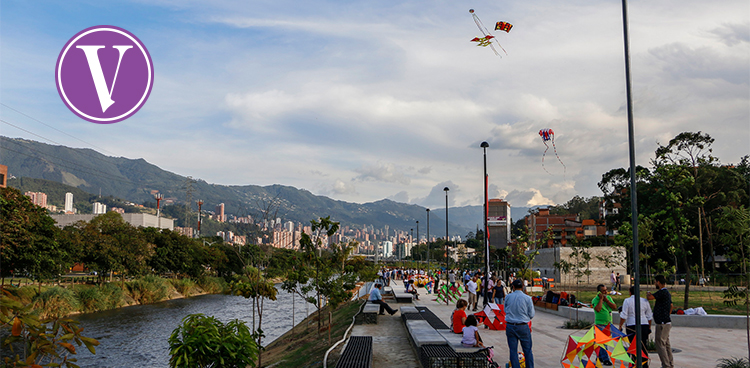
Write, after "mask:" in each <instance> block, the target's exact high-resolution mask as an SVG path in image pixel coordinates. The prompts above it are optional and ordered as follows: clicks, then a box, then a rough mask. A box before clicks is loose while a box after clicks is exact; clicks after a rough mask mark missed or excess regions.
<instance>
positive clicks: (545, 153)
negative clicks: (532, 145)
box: [542, 140, 552, 175]
mask: <svg viewBox="0 0 750 368" xmlns="http://www.w3.org/2000/svg"><path fill="white" fill-rule="evenodd" d="M542 143H544V146H545V147H547V148H545V149H544V153H542V169H544V171H547V174H550V175H552V173H551V172H549V171H548V170H547V168H546V167H544V156H546V155H547V151H548V150H549V146H548V145H547V142H546V141H544V140H542Z"/></svg>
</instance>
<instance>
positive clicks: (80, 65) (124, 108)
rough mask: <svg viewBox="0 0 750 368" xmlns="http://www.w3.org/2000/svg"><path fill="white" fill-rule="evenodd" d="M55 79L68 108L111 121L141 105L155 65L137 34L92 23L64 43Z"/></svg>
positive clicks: (90, 117)
mask: <svg viewBox="0 0 750 368" xmlns="http://www.w3.org/2000/svg"><path fill="white" fill-rule="evenodd" d="M131 49H132V50H131ZM78 50H81V51H78ZM126 54H127V56H126ZM55 79H56V82H57V91H58V92H59V94H60V98H62V100H63V102H64V103H65V105H66V106H67V107H68V108H69V109H70V111H72V112H73V113H75V114H76V115H78V116H79V117H81V118H83V119H85V120H88V121H90V122H93V123H99V124H110V123H116V122H118V121H122V120H125V119H127V118H129V117H130V116H132V115H133V114H135V113H136V112H137V111H138V110H139V109H140V108H141V107H142V106H143V105H144V103H145V102H146V100H147V99H148V96H149V94H150V93H151V88H152V87H153V81H154V68H153V64H152V62H151V56H150V55H149V53H148V50H146V47H145V46H144V45H143V43H142V42H141V41H140V40H139V39H138V38H137V37H135V35H133V34H132V33H130V32H128V31H126V30H124V29H122V28H118V27H114V26H96V27H91V28H87V29H84V30H83V31H81V32H79V33H78V34H76V35H75V36H73V38H71V39H70V40H69V41H68V42H67V43H66V44H65V47H63V50H62V51H61V52H60V56H59V57H58V58H57V67H56V69H55ZM92 80H93V86H92V83H91V82H92ZM115 87H117V88H115Z"/></svg>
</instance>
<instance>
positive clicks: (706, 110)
mask: <svg viewBox="0 0 750 368" xmlns="http://www.w3.org/2000/svg"><path fill="white" fill-rule="evenodd" d="M290 4H291V3H286V2H278V3H268V4H265V3H257V2H252V3H244V2H243V3H239V2H238V3H233V2H221V3H203V2H189V1H188V2H181V3H174V2H166V1H163V2H159V1H157V2H151V3H143V2H138V1H133V2H127V1H126V2H117V3H108V4H106V5H93V4H89V3H80V4H74V3H64V4H63V3H55V2H34V3H17V2H3V3H2V4H1V5H0V8H1V9H0V10H2V11H1V12H0V14H2V22H1V24H0V32H2V34H3V35H4V36H5V37H3V42H2V43H0V72H1V73H2V75H3V76H4V77H3V81H2V84H0V95H1V96H2V100H0V102H2V103H3V104H4V105H0V116H1V117H2V119H3V120H5V121H7V122H9V123H11V124H14V125H16V126H18V127H21V128H23V129H25V130H27V131H29V132H33V134H37V135H40V136H42V137H45V138H49V139H52V140H54V141H55V142H56V143H59V144H64V145H68V146H72V147H86V148H92V149H96V150H97V151H99V152H101V153H103V154H106V155H110V156H124V157H128V158H140V157H142V158H144V159H146V160H147V161H148V162H150V163H153V164H156V165H158V166H160V167H163V168H164V169H166V170H169V171H172V172H175V173H177V174H180V175H183V176H192V177H194V178H200V179H203V180H206V181H208V182H212V183H221V184H227V185H229V184H255V185H270V184H275V183H279V184H283V185H291V186H295V187H297V188H303V189H307V190H309V191H311V192H313V193H315V194H318V195H326V196H329V197H331V198H334V199H338V200H345V201H350V202H357V203H364V202H372V201H376V200H379V199H382V198H390V199H393V200H396V201H399V202H405V203H415V204H420V205H423V206H427V207H432V208H442V206H443V205H444V201H445V194H444V192H443V190H442V188H443V187H445V186H447V187H450V188H451V190H450V192H449V198H448V200H449V204H450V205H451V206H463V205H479V204H481V203H482V199H481V198H482V196H483V191H482V185H483V182H482V172H481V149H480V148H479V143H480V142H482V141H487V142H489V144H490V147H489V150H488V152H487V153H488V173H489V178H490V197H491V198H503V199H506V200H507V201H508V202H510V203H511V205H512V206H514V207H526V206H532V205H542V204H553V203H562V202H565V201H567V200H568V199H570V198H571V197H572V196H573V195H575V194H580V195H582V196H586V197H588V196H592V195H601V193H600V192H599V190H598V188H597V187H596V183H597V182H598V181H599V179H600V178H601V175H602V174H603V173H605V172H606V171H608V170H610V169H613V168H618V167H625V166H627V144H626V142H627V140H626V137H627V132H626V119H625V115H624V109H623V105H624V100H625V99H624V68H623V64H624V61H623V56H622V53H623V51H622V24H621V13H620V11H621V10H620V6H619V4H617V3H602V2H598V1H580V2H576V3H574V4H561V3H558V2H552V1H539V2H534V3H529V2H523V1H510V2H504V3H502V4H501V3H495V2H488V1H485V2H479V3H476V4H472V5H471V6H472V7H473V8H475V9H476V12H477V14H478V15H479V16H480V17H481V18H482V20H483V21H484V22H485V23H486V24H492V23H493V22H495V21H499V20H503V21H508V22H510V23H513V24H514V27H513V30H512V31H511V32H510V33H508V34H505V33H503V34H497V35H498V39H499V40H500V42H501V43H502V44H503V46H504V48H505V49H506V50H507V51H508V55H505V54H503V57H502V58H499V57H497V56H495V55H494V54H492V52H491V51H490V50H488V49H484V48H479V47H476V46H475V45H474V44H472V43H471V42H469V40H470V39H471V38H473V37H475V36H477V33H478V30H477V29H476V26H475V25H474V23H473V21H472V20H471V16H470V15H469V13H468V8H469V6H467V5H464V4H457V3H449V2H426V1H425V2H422V1H415V2H410V3H408V4H389V3H376V4H371V3H365V2H355V3H346V4H335V3H325V2H310V3H305V4H303V5H299V4H295V5H294V6H291V5H290ZM743 9H744V10H747V9H748V5H747V3H746V2H744V1H725V2H722V3H721V4H711V3H706V2H698V1H676V0H673V1H666V2H659V3H652V2H646V1H631V2H630V11H631V14H630V21H631V24H630V26H631V32H632V33H631V37H632V39H631V52H632V63H633V65H632V67H633V85H634V98H635V114H634V118H635V133H636V144H637V146H636V153H637V160H638V163H639V164H641V165H648V162H649V160H650V159H651V158H652V156H653V151H654V149H655V148H656V144H657V142H659V143H662V144H666V143H667V142H668V140H669V139H671V138H672V137H674V136H675V135H677V134H678V133H680V132H682V131H703V132H706V133H708V134H710V135H711V136H712V137H714V138H715V139H716V144H715V145H714V154H715V155H716V156H718V157H719V158H720V159H721V160H722V162H723V163H736V162H738V161H739V159H740V157H741V156H743V155H745V154H747V147H748V144H747V142H748V140H750V129H749V128H748V123H747V122H748V120H750V115H749V114H750V112H749V111H750V96H749V94H750V92H748V91H749V90H750V89H749V88H748V84H749V83H750V72H749V71H748V68H747V65H748V62H749V60H750V56H749V55H750V52H748V50H749V49H750V19H748V12H747V11H744V12H743V11H742V10H743ZM97 24H112V25H116V26H120V27H123V28H126V29H128V30H129V31H131V32H133V33H134V34H136V35H138V37H139V38H140V39H141V40H142V41H143V42H144V43H145V44H146V45H147V47H148V48H149V51H150V52H151V54H152V58H153V59H154V68H155V81H154V90H153V92H152V95H151V97H150V99H149V101H148V102H147V103H146V105H145V106H144V107H143V108H142V109H141V111H140V112H139V113H138V114H136V115H135V116H134V117H132V118H130V119H128V120H125V121H122V122H120V123H116V124H112V125H96V124H92V123H88V122H85V121H83V120H81V119H78V118H77V117H76V116H74V115H72V114H71V113H70V112H69V111H68V110H67V108H66V107H65V106H64V104H63V103H62V102H61V101H60V99H59V96H58V95H57V91H56V89H55V86H54V70H53V69H54V64H55V60H56V58H57V55H58V53H59V52H60V49H61V47H62V46H63V45H64V43H65V42H66V41H67V39H68V38H70V37H71V36H72V35H74V34H75V33H76V32H78V31H80V30H82V29H84V28H86V27H90V26H93V25H97ZM15 110H17V111H20V112H21V113H19V112H17V111H15ZM23 114H26V115H28V116H30V117H31V118H29V117H27V116H24V115H23ZM32 118H33V119H38V120H40V121H43V122H44V123H46V124H48V125H51V126H53V127H55V129H59V130H61V131H63V132H65V133H66V134H70V136H67V135H63V134H60V132H58V131H55V130H53V129H51V128H49V127H47V126H45V125H42V124H39V123H38V122H36V121H34V120H33V119H32ZM544 128H552V129H553V130H554V131H555V133H556V148H557V150H558V152H559V154H560V157H561V159H562V160H563V162H565V165H566V167H567V169H566V171H562V170H561V167H560V166H554V164H556V163H555V161H554V157H553V156H552V150H550V152H548V155H547V156H546V163H547V169H548V170H550V172H552V175H550V174H547V173H546V172H545V171H544V170H543V169H542V167H541V157H542V152H543V151H544V148H545V147H544V145H543V144H542V142H541V140H540V138H539V136H538V134H537V132H538V131H539V130H540V129H544ZM3 134H4V135H8V136H11V137H22V138H27V139H34V140H40V138H39V137H36V136H33V135H32V133H27V132H24V131H21V130H17V129H16V128H14V127H12V126H9V125H3ZM71 136H72V137H71ZM73 137H75V138H73ZM79 139H80V140H82V141H83V142H82V141H79ZM88 142H91V143H88ZM47 143H49V142H47ZM238 167H241V168H247V169H245V170H237V168H238Z"/></svg>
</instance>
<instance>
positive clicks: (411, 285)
mask: <svg viewBox="0 0 750 368" xmlns="http://www.w3.org/2000/svg"><path fill="white" fill-rule="evenodd" d="M406 292H407V293H409V294H412V295H414V298H415V299H416V300H419V292H418V291H417V289H416V288H415V287H414V280H409V285H407V286H406Z"/></svg>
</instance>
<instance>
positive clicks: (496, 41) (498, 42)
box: [490, 38, 508, 56]
mask: <svg viewBox="0 0 750 368" xmlns="http://www.w3.org/2000/svg"><path fill="white" fill-rule="evenodd" d="M493 40H495V43H496V44H497V45H498V46H500V48H501V49H502V50H503V52H504V53H505V55H508V52H507V51H505V49H504V48H503V46H502V45H501V44H500V41H498V40H497V38H493ZM490 46H491V45H490ZM495 53H496V54H497V51H495ZM498 56H499V55H498Z"/></svg>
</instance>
